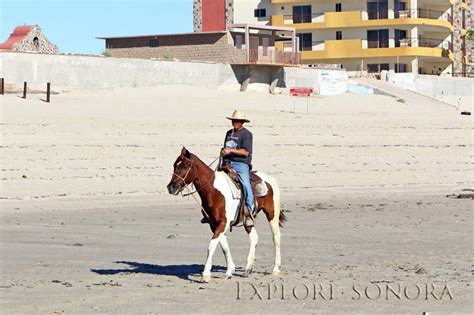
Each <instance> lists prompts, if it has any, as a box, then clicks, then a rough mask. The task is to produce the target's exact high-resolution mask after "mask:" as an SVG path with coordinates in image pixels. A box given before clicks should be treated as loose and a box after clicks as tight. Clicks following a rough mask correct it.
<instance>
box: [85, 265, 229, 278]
mask: <svg viewBox="0 0 474 315" xmlns="http://www.w3.org/2000/svg"><path fill="white" fill-rule="evenodd" d="M115 263H117V264H125V265H128V266H129V267H132V268H123V269H91V271H92V272H95V273H97V274H99V275H116V274H119V273H123V274H127V273H129V274H132V273H146V274H152V275H164V276H175V277H178V278H180V279H184V280H191V281H192V279H190V278H189V277H190V276H201V273H202V271H203V270H204V265H202V264H193V265H152V264H144V263H140V262H136V261H116V262H115ZM225 270H226V267H224V266H216V265H214V266H213V267H212V271H213V272H225Z"/></svg>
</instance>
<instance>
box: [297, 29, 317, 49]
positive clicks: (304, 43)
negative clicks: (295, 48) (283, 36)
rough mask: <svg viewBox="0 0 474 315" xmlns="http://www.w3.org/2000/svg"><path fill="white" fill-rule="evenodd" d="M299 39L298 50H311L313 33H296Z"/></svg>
mask: <svg viewBox="0 0 474 315" xmlns="http://www.w3.org/2000/svg"><path fill="white" fill-rule="evenodd" d="M296 36H297V37H298V39H299V43H300V44H299V50H313V34H312V33H300V34H296Z"/></svg>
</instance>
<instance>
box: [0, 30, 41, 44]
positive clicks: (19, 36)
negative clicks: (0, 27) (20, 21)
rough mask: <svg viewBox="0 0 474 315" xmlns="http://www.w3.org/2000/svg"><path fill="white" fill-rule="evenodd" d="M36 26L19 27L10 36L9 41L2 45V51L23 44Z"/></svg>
mask: <svg viewBox="0 0 474 315" xmlns="http://www.w3.org/2000/svg"><path fill="white" fill-rule="evenodd" d="M33 27H34V25H23V26H17V27H15V29H14V30H13V33H11V34H10V37H8V38H7V40H6V41H5V42H4V43H2V44H0V49H4V50H11V49H12V48H13V46H14V45H15V44H16V43H19V42H21V41H22V40H23V39H24V38H25V37H26V36H27V35H28V33H29V32H31V30H32V29H33Z"/></svg>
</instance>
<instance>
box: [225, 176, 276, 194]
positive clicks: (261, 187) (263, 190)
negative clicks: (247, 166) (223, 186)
mask: <svg viewBox="0 0 474 315" xmlns="http://www.w3.org/2000/svg"><path fill="white" fill-rule="evenodd" d="M222 173H223V174H224V175H225V178H226V179H227V182H228V183H229V186H230V190H231V192H232V198H233V199H240V198H241V194H242V192H241V190H240V189H239V188H238V187H237V185H236V184H235V182H234V180H233V179H232V178H230V176H229V175H227V173H225V172H222ZM255 190H256V191H255V194H256V195H257V196H256V197H257V198H260V197H265V196H266V195H267V193H268V188H267V185H266V184H265V182H264V181H262V182H261V183H259V184H257V185H256V186H255Z"/></svg>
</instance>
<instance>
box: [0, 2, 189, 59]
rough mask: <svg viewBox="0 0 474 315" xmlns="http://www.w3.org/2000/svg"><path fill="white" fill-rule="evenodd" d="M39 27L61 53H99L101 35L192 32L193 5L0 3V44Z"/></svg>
mask: <svg viewBox="0 0 474 315" xmlns="http://www.w3.org/2000/svg"><path fill="white" fill-rule="evenodd" d="M35 24H37V25H39V26H40V27H41V29H42V31H43V33H44V34H45V35H46V37H47V38H48V39H49V40H50V41H51V42H52V43H53V44H55V45H57V46H58V48H59V50H60V52H62V53H83V54H100V53H101V52H102V51H103V50H104V47H105V41H104V40H100V39H96V37H104V36H122V35H150V34H170V33H187V32H192V31H193V0H82V1H81V0H0V43H3V42H4V41H5V40H6V39H7V38H8V36H9V35H10V33H11V32H13V29H14V28H15V27H16V26H19V25H35Z"/></svg>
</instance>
